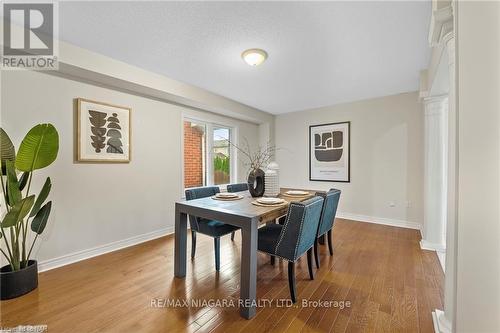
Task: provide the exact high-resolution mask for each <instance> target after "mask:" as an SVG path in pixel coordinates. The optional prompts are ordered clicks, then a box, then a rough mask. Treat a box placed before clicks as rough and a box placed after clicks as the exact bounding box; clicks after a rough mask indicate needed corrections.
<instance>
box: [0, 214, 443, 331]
mask: <svg viewBox="0 0 500 333" xmlns="http://www.w3.org/2000/svg"><path fill="white" fill-rule="evenodd" d="M333 234H334V237H333V238H334V255H333V256H330V255H329V254H328V249H327V246H320V249H321V254H320V258H321V264H322V266H321V269H319V270H316V271H315V279H314V280H313V281H311V280H309V278H308V272H307V260H306V258H305V257H303V258H301V259H300V261H299V262H298V264H297V269H296V274H297V292H298V303H297V306H292V307H287V306H278V304H277V302H276V300H279V299H285V300H286V299H288V297H289V292H288V284H287V266H286V263H284V262H281V261H278V260H277V261H276V265H275V266H274V267H273V266H271V265H270V264H269V258H268V257H267V256H264V255H262V254H259V257H258V281H257V297H258V298H259V299H265V300H270V301H273V304H272V306H263V307H260V308H258V311H257V315H256V316H255V317H254V318H253V319H252V320H245V319H243V318H241V317H240V316H239V311H238V309H236V308H231V307H229V308H228V307H218V306H217V304H214V303H215V301H216V300H226V302H228V303H229V301H231V300H232V301H234V302H237V299H238V296H239V288H238V286H239V280H240V277H239V269H240V268H239V258H240V253H241V252H240V243H241V241H240V237H241V235H240V233H239V232H238V233H237V235H236V239H235V242H234V243H233V242H231V241H230V237H229V236H227V237H224V238H223V240H222V242H221V270H220V272H219V273H216V272H215V264H214V252H213V241H212V238H209V237H204V236H203V235H200V236H199V237H198V249H197V252H196V253H197V254H196V259H195V260H194V261H189V262H188V265H187V276H186V278H185V279H176V278H174V274H173V266H174V263H173V259H174V256H173V247H174V240H173V237H171V236H167V237H163V238H160V239H157V240H154V241H151V242H147V243H144V244H140V245H137V246H134V247H130V248H127V249H123V250H120V251H116V252H113V253H109V254H106V255H102V256H99V257H96V258H92V259H89V260H85V261H82V262H79V263H76V264H72V265H68V266H65V267H62V268H58V269H54V270H51V271H48V272H44V273H41V274H40V276H39V288H38V289H37V290H35V291H33V292H31V293H30V294H28V295H25V296H23V297H20V298H18V299H14V300H9V301H2V302H1V303H0V310H1V323H0V327H14V326H17V325H47V326H48V332H74V333H80V332H85V333H86V332H232V333H233V332H253V333H255V332H259V333H264V332H338V333H341V332H377V333H378V332H433V326H432V317H431V311H432V310H434V309H435V308H442V302H443V287H444V275H443V272H442V270H441V268H440V266H439V262H438V258H437V256H436V254H435V253H434V252H430V251H422V250H420V247H419V243H418V242H419V240H420V234H419V232H418V231H416V230H410V229H403V228H395V227H388V226H382V225H376V224H369V223H361V222H355V221H347V220H341V219H337V221H336V224H335V227H334V233H333ZM188 249H190V244H189V242H188ZM157 299H159V300H162V302H163V303H162V304H160V305H162V306H160V307H155V306H152V300H157ZM166 299H168V300H176V299H179V300H185V299H191V300H197V301H198V302H199V303H200V304H198V305H199V306H198V307H188V308H186V307H171V306H165V305H168V304H165V301H164V300H166ZM303 299H306V300H311V301H314V300H316V301H319V300H325V301H331V300H336V301H345V302H347V301H349V302H350V303H351V306H350V307H346V306H344V307H343V308H341V307H325V306H320V307H314V306H311V307H308V306H303V304H302V300H303ZM201 300H205V301H206V302H205V304H202V301H201ZM208 300H212V302H213V303H212V304H210V303H209V302H208ZM153 302H154V301H153ZM157 304H158V303H157ZM261 305H264V304H261ZM313 305H314V304H313ZM331 305H332V304H331ZM344 305H345V304H344Z"/></svg>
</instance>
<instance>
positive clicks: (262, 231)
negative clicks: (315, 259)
mask: <svg viewBox="0 0 500 333" xmlns="http://www.w3.org/2000/svg"><path fill="white" fill-rule="evenodd" d="M323 200H324V199H323V198H322V197H320V196H315V197H313V198H310V199H308V200H306V201H303V202H292V203H291V204H290V206H289V207H288V213H287V215H286V220H285V224H284V225H281V224H268V225H266V226H264V227H262V228H259V230H258V243H257V244H258V245H257V249H258V250H259V251H261V252H264V253H267V254H269V255H271V258H273V257H274V256H277V257H280V258H282V259H284V260H286V261H288V287H289V288H290V298H291V299H292V302H293V303H295V302H296V301H297V299H296V287H295V262H296V261H297V259H299V258H300V257H301V256H302V255H303V254H304V253H306V252H307V266H308V269H309V278H310V279H311V280H314V274H313V267H312V248H313V246H314V242H315V240H316V235H317V232H318V225H319V219H320V217H321V209H322V207H323Z"/></svg>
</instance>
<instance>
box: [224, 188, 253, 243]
mask: <svg viewBox="0 0 500 333" xmlns="http://www.w3.org/2000/svg"><path fill="white" fill-rule="evenodd" d="M226 188H227V191H228V192H243V191H247V190H248V184H247V183H238V184H229V185H227V187H226ZM234 233H235V232H234V231H233V232H232V233H231V240H232V241H234Z"/></svg>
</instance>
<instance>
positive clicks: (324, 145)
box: [309, 121, 351, 182]
mask: <svg viewBox="0 0 500 333" xmlns="http://www.w3.org/2000/svg"><path fill="white" fill-rule="evenodd" d="M350 132H351V123H350V122H349V121H346V122H342V123H332V124H322V125H313V126H309V180H312V181H324V182H350V153H351V152H350V134H351V133H350Z"/></svg>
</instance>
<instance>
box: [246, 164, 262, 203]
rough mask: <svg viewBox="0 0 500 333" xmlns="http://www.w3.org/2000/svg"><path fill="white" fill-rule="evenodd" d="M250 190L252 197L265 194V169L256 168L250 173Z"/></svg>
mask: <svg viewBox="0 0 500 333" xmlns="http://www.w3.org/2000/svg"><path fill="white" fill-rule="evenodd" d="M248 191H249V192H250V194H251V195H252V197H254V198H255V197H261V196H263V195H264V171H262V170H261V169H255V170H252V171H250V174H249V175H248Z"/></svg>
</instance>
